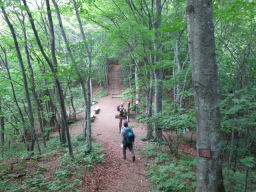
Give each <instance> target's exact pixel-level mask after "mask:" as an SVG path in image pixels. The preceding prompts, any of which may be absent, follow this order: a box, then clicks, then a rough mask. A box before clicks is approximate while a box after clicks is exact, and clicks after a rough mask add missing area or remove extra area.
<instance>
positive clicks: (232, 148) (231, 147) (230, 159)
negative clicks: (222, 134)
mask: <svg viewBox="0 0 256 192" xmlns="http://www.w3.org/2000/svg"><path fill="white" fill-rule="evenodd" d="M234 138H235V130H234V129H233V128H232V133H231V145H230V152H229V158H228V164H229V167H231V163H232V158H233V150H234Z"/></svg>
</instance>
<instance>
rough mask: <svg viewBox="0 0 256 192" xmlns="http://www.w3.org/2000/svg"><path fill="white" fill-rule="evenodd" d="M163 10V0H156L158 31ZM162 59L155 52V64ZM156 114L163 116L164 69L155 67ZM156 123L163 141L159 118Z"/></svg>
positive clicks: (157, 40) (157, 45) (156, 45)
mask: <svg viewBox="0 0 256 192" xmlns="http://www.w3.org/2000/svg"><path fill="white" fill-rule="evenodd" d="M161 12H162V5H161V0H156V20H155V23H154V29H155V31H157V30H158V29H159V28H160V27H161ZM159 37H160V32H159V31H158V32H156V34H155V42H154V50H155V51H156V52H158V51H159V50H161V48H162V45H161V42H160V38H159ZM159 61H161V57H160V56H159V54H158V53H156V54H155V57H154V63H155V65H157V64H158V62H159ZM154 76H155V114H156V115H158V116H161V113H162V98H163V69H155V71H154ZM154 124H155V134H156V139H157V140H158V141H162V128H161V127H160V126H159V118H156V119H155V121H154Z"/></svg>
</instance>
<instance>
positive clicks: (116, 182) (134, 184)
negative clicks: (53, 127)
mask: <svg viewBox="0 0 256 192" xmlns="http://www.w3.org/2000/svg"><path fill="white" fill-rule="evenodd" d="M118 71H120V66H118V65H115V66H114V67H113V68H112V71H111V72H110V80H109V90H108V92H109V95H108V96H105V97H102V98H100V99H98V103H97V104H96V106H98V107H99V108H100V113H99V114H97V115H96V118H95V121H94V122H93V123H92V137H93V138H94V142H96V143H100V144H101V147H102V148H103V149H104V152H103V153H104V159H105V162H104V163H100V164H96V166H95V167H94V168H93V169H89V170H91V171H89V172H88V171H87V170H86V171H85V172H83V174H82V175H81V176H80V177H79V180H80V181H79V182H80V183H81V184H80V187H79V188H78V189H79V190H80V191H89V192H95V191H101V192H150V191H152V184H151V183H150V182H149V178H148V176H147V174H146V167H145V164H146V163H147V161H148V159H147V158H146V157H144V156H142V155H141V154H140V152H139V151H140V150H141V149H143V147H144V146H145V145H147V142H143V141H141V138H143V137H144V136H145V135H146V127H145V126H144V125H142V124H140V123H137V122H136V121H135V120H134V119H131V120H130V122H129V126H131V127H133V129H134V133H135V135H136V141H135V145H134V150H135V156H136V161H135V162H132V157H131V154H130V152H129V151H128V150H127V160H123V157H122V149H121V138H120V133H119V119H115V115H117V114H118V112H117V111H116V106H117V105H119V104H120V103H121V99H120V98H116V97H115V98H113V97H112V96H113V95H112V94H113V92H114V94H120V92H121V89H122V85H121V84H120V82H119V81H115V79H117V78H119V77H118V76H116V75H118ZM114 75H115V77H114V78H112V77H113V76H114ZM111 78H112V80H111ZM113 83H114V84H113ZM93 107H94V106H93ZM93 107H92V108H93ZM124 107H125V108H127V103H125V105H124ZM83 132H84V113H79V114H77V121H76V122H74V123H73V124H71V125H70V134H71V136H72V138H75V137H76V136H78V135H81V134H83ZM165 134H167V133H165ZM54 135H58V133H54ZM57 142H58V141H57ZM80 145H81V143H80ZM82 145H83V143H82ZM62 150H63V151H56V153H52V155H50V156H49V155H48V156H47V157H42V158H40V159H36V160H30V161H24V163H22V166H24V167H25V168H26V169H27V170H28V172H29V173H36V172H38V170H41V171H42V170H43V171H42V172H43V174H42V175H43V177H44V179H48V180H52V178H55V176H56V171H57V172H58V171H59V172H58V175H59V176H60V177H61V174H63V175H65V174H68V173H67V172H61V171H62V170H63V169H62V167H61V166H63V165H61V162H60V160H61V158H62V155H63V153H65V149H64V148H63V149H62ZM180 150H181V151H183V152H184V151H185V153H187V154H189V155H192V156H195V150H194V149H193V148H191V147H189V145H188V144H187V145H186V144H184V145H183V144H180V146H179V151H180ZM67 164H68V162H67ZM42 165H43V166H42ZM15 166H16V165H15ZM8 169H9V171H12V170H11V169H13V168H12V167H9V168H8ZM14 169H15V174H16V176H17V177H23V173H22V172H20V173H19V172H17V171H16V170H17V166H16V167H15V168H14ZM85 169H87V168H85ZM24 174H25V173H24ZM73 174H74V173H73ZM14 177H15V175H14ZM63 177H65V176H63ZM66 177H67V180H65V181H67V182H70V183H72V182H74V181H73V180H72V179H69V178H68V176H66ZM31 180H32V179H31ZM16 181H17V180H16ZM16 181H15V180H14V182H16ZM32 182H33V180H32ZM34 182H37V183H40V182H41V180H40V181H39V180H38V181H34ZM17 184H18V185H19V184H22V182H20V183H17ZM0 191H1V190H0ZM24 191H26V190H24ZM67 191H70V190H67ZM71 191H72V190H71Z"/></svg>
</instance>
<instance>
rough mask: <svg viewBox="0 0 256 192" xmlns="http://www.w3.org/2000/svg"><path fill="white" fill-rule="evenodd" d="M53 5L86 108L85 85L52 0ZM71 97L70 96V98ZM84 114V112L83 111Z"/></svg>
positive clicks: (55, 4)
mask: <svg viewBox="0 0 256 192" xmlns="http://www.w3.org/2000/svg"><path fill="white" fill-rule="evenodd" d="M52 2H53V4H54V7H55V10H56V13H57V17H58V21H59V26H60V29H61V34H62V37H63V39H64V41H65V45H66V49H67V51H68V54H69V56H70V59H71V62H72V63H73V65H74V66H75V71H76V73H77V75H78V78H79V81H80V84H81V87H82V90H83V96H84V101H85V103H86V106H87V104H88V101H87V92H86V87H85V84H84V79H83V77H82V75H81V73H80V71H79V69H78V67H77V65H76V62H75V59H74V56H73V53H72V50H71V48H70V44H69V42H68V38H67V36H66V33H65V30H64V27H63V24H62V19H61V16H60V12H59V8H58V4H57V3H56V1H55V0H52ZM71 97H72V96H71ZM71 103H72V107H73V109H74V111H75V108H74V106H73V102H72V101H71ZM85 112H86V111H85Z"/></svg>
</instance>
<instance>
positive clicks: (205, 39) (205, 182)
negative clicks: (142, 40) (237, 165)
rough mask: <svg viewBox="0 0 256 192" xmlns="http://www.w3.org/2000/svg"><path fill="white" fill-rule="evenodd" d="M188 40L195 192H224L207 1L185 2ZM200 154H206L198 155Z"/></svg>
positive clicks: (212, 31)
mask: <svg viewBox="0 0 256 192" xmlns="http://www.w3.org/2000/svg"><path fill="white" fill-rule="evenodd" d="M186 9H187V14H188V40H189V53H190V61H191V66H192V80H193V86H194V90H195V96H194V98H195V110H196V119H197V136H196V139H197V144H196V145H197V187H196V192H202V191H203V192H224V191H225V188H224V185H223V177H222V157H221V155H222V136H221V132H220V100H219V86H218V70H217V63H216V53H215V51H216V49H215V40H214V25H213V4H212V1H211V0H188V1H187V8H186ZM202 150H204V151H206V153H201V154H200V153H199V152H202Z"/></svg>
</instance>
